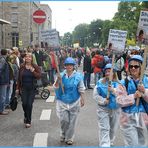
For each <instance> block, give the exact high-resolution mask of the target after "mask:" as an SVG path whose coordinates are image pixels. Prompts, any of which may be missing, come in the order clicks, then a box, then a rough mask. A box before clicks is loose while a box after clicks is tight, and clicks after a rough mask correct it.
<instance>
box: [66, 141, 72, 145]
mask: <svg viewBox="0 0 148 148" xmlns="http://www.w3.org/2000/svg"><path fill="white" fill-rule="evenodd" d="M65 143H66V144H67V145H73V141H72V140H68V141H66V142H65Z"/></svg>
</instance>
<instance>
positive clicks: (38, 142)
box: [0, 78, 124, 146]
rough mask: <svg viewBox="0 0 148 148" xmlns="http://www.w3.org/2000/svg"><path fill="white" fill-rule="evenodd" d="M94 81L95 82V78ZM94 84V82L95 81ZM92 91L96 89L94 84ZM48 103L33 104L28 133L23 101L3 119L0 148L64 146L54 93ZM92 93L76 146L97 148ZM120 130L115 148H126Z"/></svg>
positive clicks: (37, 101)
mask: <svg viewBox="0 0 148 148" xmlns="http://www.w3.org/2000/svg"><path fill="white" fill-rule="evenodd" d="M92 79H93V78H92ZM92 83H93V81H92ZM92 87H94V85H93V84H92ZM50 90H51V92H52V93H51V96H50V97H49V99H48V100H47V101H45V100H42V99H41V98H40V97H37V98H36V99H35V101H34V104H33V113H32V126H31V128H28V129H26V128H25V126H24V123H23V110H22V106H21V100H19V104H18V107H17V110H16V111H11V112H10V113H9V115H6V116H2V115H1V116H0V146H65V144H64V143H61V142H60V126H59V120H58V118H57V116H56V101H55V100H54V92H53V89H52V88H50ZM92 93H93V90H86V95H85V96H86V97H85V106H84V107H83V108H81V111H80V114H79V118H78V122H77V126H76V132H75V139H74V146H98V143H99V139H98V125H97V115H96V102H95V101H94V100H93V98H92ZM123 145H124V144H123V138H122V135H121V133H120V128H119V130H118V132H117V138H116V140H115V146H123Z"/></svg>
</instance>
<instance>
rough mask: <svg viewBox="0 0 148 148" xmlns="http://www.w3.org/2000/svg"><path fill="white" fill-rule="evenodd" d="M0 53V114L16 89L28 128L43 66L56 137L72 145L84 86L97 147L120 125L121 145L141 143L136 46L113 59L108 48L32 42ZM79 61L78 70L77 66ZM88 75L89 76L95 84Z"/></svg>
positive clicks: (145, 96) (145, 86) (147, 88)
mask: <svg viewBox="0 0 148 148" xmlns="http://www.w3.org/2000/svg"><path fill="white" fill-rule="evenodd" d="M0 52H1V54H0V115H8V114H9V109H10V102H11V100H12V99H13V98H14V97H15V96H16V95H18V94H20V95H21V101H22V108H23V111H24V116H23V117H24V124H25V127H26V128H29V127H31V119H32V117H31V116H32V109H33V102H34V99H35V94H36V85H37V84H36V83H37V81H36V80H38V79H41V73H42V72H43V71H44V72H47V75H48V83H49V85H53V87H54V89H55V95H56V99H57V102H56V103H57V104H56V110H57V115H58V117H59V121H60V128H61V131H60V132H61V133H60V140H61V142H65V143H66V144H68V145H72V144H73V140H74V133H75V126H76V121H77V117H78V114H79V111H80V107H83V106H84V105H85V99H86V98H85V91H86V90H89V89H93V99H94V100H95V101H96V104H97V118H98V127H99V131H98V133H99V146H106V147H109V146H112V145H114V140H115V136H116V132H117V129H118V128H119V127H120V128H121V131H122V133H123V136H124V142H125V145H126V146H146V142H147V138H148V133H147V130H148V115H147V114H148V77H147V76H146V75H144V77H143V79H142V82H141V81H140V78H141V67H142V64H143V62H144V61H143V51H142V50H141V49H140V48H139V47H138V46H135V47H133V48H132V49H131V50H130V52H129V50H127V51H125V53H122V54H117V55H116V56H115V59H114V60H113V58H112V57H113V53H112V50H111V49H110V48H107V49H88V48H87V49H83V48H77V49H72V48H65V49H64V48H61V49H56V50H55V49H53V48H50V49H42V50H41V49H40V47H39V45H37V44H36V45H35V46H34V47H28V48H26V49H23V50H19V49H18V48H17V47H13V48H12V49H9V50H6V49H1V51H0ZM55 55H56V56H55ZM56 57H58V58H57V59H58V63H59V64H58V65H56V63H57V61H56ZM80 66H82V68H83V69H82V70H83V73H80V72H78V71H77V69H78V67H80ZM57 67H58V68H59V70H60V73H58V71H57ZM91 74H93V75H94V83H95V87H94V88H93V87H92V86H91V82H92V80H91ZM138 99H139V102H138V101H137V100H138ZM137 102H138V103H137Z"/></svg>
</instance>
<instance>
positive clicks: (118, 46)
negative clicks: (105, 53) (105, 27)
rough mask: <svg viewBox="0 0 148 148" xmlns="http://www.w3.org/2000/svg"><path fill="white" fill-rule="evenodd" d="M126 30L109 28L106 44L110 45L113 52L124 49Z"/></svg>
mask: <svg viewBox="0 0 148 148" xmlns="http://www.w3.org/2000/svg"><path fill="white" fill-rule="evenodd" d="M126 36H127V31H123V30H115V29H110V31H109V37H108V45H112V47H111V49H112V50H113V51H114V52H120V53H121V52H123V51H124V49H125V42H126Z"/></svg>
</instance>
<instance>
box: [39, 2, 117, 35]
mask: <svg viewBox="0 0 148 148" xmlns="http://www.w3.org/2000/svg"><path fill="white" fill-rule="evenodd" d="M41 3H42V4H48V5H49V6H50V8H51V9H52V28H53V29H54V28H56V30H57V31H59V32H60V36H63V35H64V33H66V32H71V33H72V31H73V30H74V28H75V27H76V26H77V25H79V24H81V23H87V24H90V23H91V22H92V21H93V20H97V19H101V20H107V19H108V20H111V19H112V18H113V16H114V14H115V13H116V12H117V10H118V3H119V2H117V1H42V2H41Z"/></svg>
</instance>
